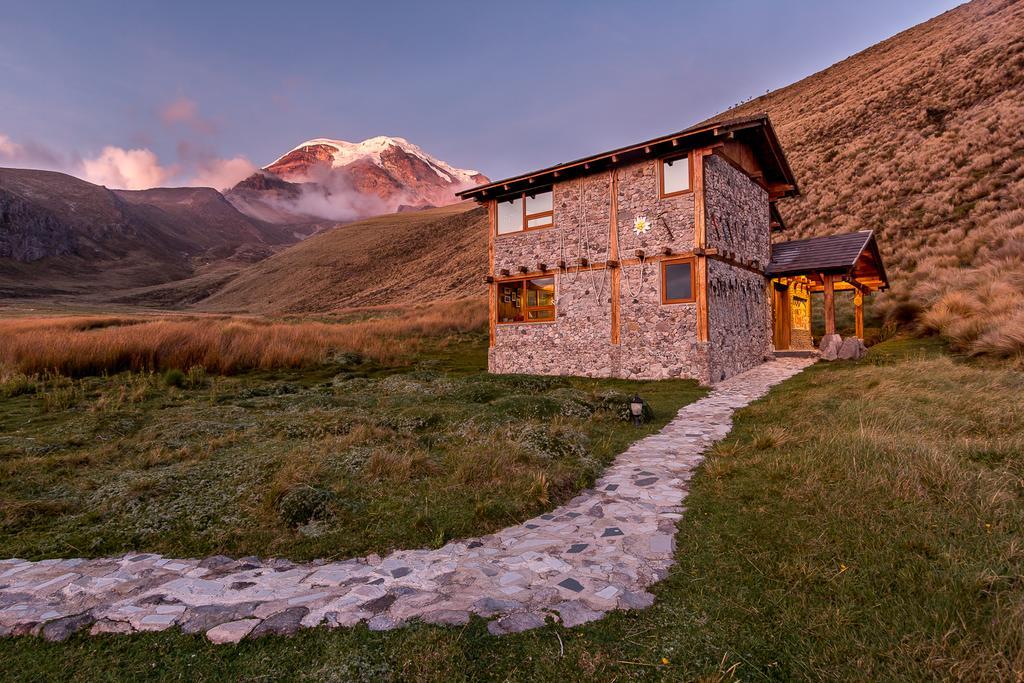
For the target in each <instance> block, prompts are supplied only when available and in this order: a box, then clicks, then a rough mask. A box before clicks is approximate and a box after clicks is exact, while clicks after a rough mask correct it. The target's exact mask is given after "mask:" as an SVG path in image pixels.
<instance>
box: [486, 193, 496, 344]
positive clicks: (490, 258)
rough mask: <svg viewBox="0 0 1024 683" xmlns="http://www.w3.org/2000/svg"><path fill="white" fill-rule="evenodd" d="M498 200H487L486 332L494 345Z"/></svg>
mask: <svg viewBox="0 0 1024 683" xmlns="http://www.w3.org/2000/svg"><path fill="white" fill-rule="evenodd" d="M497 223H498V202H497V201H495V200H493V199H492V200H491V201H489V202H487V274H488V275H490V276H491V282H490V283H489V284H488V285H487V332H488V345H489V346H491V347H492V348H493V347H494V332H495V324H496V322H497V319H498V301H497V299H498V285H497V284H496V283H495V282H494V233H495V232H496V231H497V229H498V225H497Z"/></svg>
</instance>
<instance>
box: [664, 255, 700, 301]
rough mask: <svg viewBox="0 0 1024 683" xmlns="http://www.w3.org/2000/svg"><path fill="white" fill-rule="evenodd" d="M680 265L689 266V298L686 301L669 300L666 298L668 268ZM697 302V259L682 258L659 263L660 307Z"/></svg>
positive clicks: (690, 257)
mask: <svg viewBox="0 0 1024 683" xmlns="http://www.w3.org/2000/svg"><path fill="white" fill-rule="evenodd" d="M680 263H689V264H690V298H688V299H669V298H668V272H667V271H668V267H669V266H673V265H677V264H680ZM696 302H697V259H696V257H694V256H684V257H682V258H670V259H664V260H663V261H662V262H661V303H662V305H669V304H692V303H696Z"/></svg>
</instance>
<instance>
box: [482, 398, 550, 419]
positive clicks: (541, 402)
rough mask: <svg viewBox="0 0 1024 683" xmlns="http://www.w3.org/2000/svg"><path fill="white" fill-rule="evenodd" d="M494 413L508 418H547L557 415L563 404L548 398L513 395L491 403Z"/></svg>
mask: <svg viewBox="0 0 1024 683" xmlns="http://www.w3.org/2000/svg"><path fill="white" fill-rule="evenodd" d="M490 405H491V407H492V408H493V409H494V411H495V412H496V413H497V414H498V415H501V416H503V417H506V418H545V417H552V416H554V415H557V414H558V413H559V412H560V410H561V408H562V406H561V404H560V403H559V402H558V401H556V400H554V399H552V398H549V397H547V396H531V395H528V394H513V395H511V396H503V397H501V398H498V399H495V400H494V401H491V403H490Z"/></svg>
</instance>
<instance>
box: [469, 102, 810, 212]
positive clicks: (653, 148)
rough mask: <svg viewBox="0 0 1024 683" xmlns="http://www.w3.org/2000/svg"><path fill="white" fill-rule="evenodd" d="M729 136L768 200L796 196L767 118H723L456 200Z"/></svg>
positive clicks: (495, 184) (488, 196)
mask: <svg viewBox="0 0 1024 683" xmlns="http://www.w3.org/2000/svg"><path fill="white" fill-rule="evenodd" d="M726 135H730V136H733V137H735V138H738V139H741V140H743V141H745V142H747V143H748V144H750V145H751V146H752V147H753V148H754V150H755V152H756V153H757V154H758V156H759V157H760V159H761V161H762V165H763V167H764V169H765V181H766V182H768V183H769V185H770V186H773V187H775V188H777V189H776V190H775V192H774V195H775V196H773V199H779V198H781V197H795V196H797V195H799V194H800V190H799V189H798V188H797V185H796V178H795V176H794V175H793V171H792V169H791V168H790V167H789V162H788V161H787V160H786V155H785V154H784V153H783V152H782V145H781V144H780V143H779V139H778V137H777V136H776V135H775V129H774V128H773V127H772V122H771V120H770V119H769V118H768V114H764V113H761V114H754V115H753V116H744V117H741V118H733V119H725V120H720V121H715V122H711V123H707V122H705V123H699V124H697V125H696V126H691V127H690V128H686V129H683V130H681V131H678V132H676V133H671V134H669V135H662V136H660V137H657V138H652V139H650V140H645V141H644V142H638V143H636V144H632V145H627V146H625V147H619V148H618V149H613V150H610V151H607V152H600V153H598V154H592V155H590V156H586V157H583V158H581V159H576V160H575V161H567V162H564V163H561V164H556V165H554V166H549V167H547V168H542V169H540V170H538V171H530V172H529V173H522V174H520V175H517V176H512V177H511V178H505V179H503V180H495V181H493V182H490V183H486V184H484V185H478V186H477V187H473V188H470V189H468V190H463V191H462V192H459V193H458V196H459V197H461V198H463V199H476V200H478V201H481V200H483V199H485V198H486V199H491V198H494V197H500V196H502V195H508V194H512V193H515V192H523V191H525V190H527V189H529V188H531V187H538V186H539V187H543V186H545V185H549V184H551V183H552V182H553V180H554V179H555V177H557V178H558V179H559V180H564V179H566V178H570V177H573V176H578V175H585V174H589V173H595V172H597V171H599V170H603V169H606V168H608V167H609V166H613V165H616V164H619V163H624V162H627V161H632V160H635V159H642V158H644V157H645V156H648V155H658V154H668V153H669V152H683V151H686V150H688V149H695V148H697V147H702V146H705V145H710V144H713V143H714V142H716V141H718V140H719V139H720V138H722V137H724V136H726Z"/></svg>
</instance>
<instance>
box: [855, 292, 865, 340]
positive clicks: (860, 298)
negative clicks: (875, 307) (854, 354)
mask: <svg viewBox="0 0 1024 683" xmlns="http://www.w3.org/2000/svg"><path fill="white" fill-rule="evenodd" d="M853 319H854V326H855V328H856V335H857V339H860V340H861V341H864V294H863V293H861V291H860V290H859V289H858V290H857V291H856V292H854V294H853Z"/></svg>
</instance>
